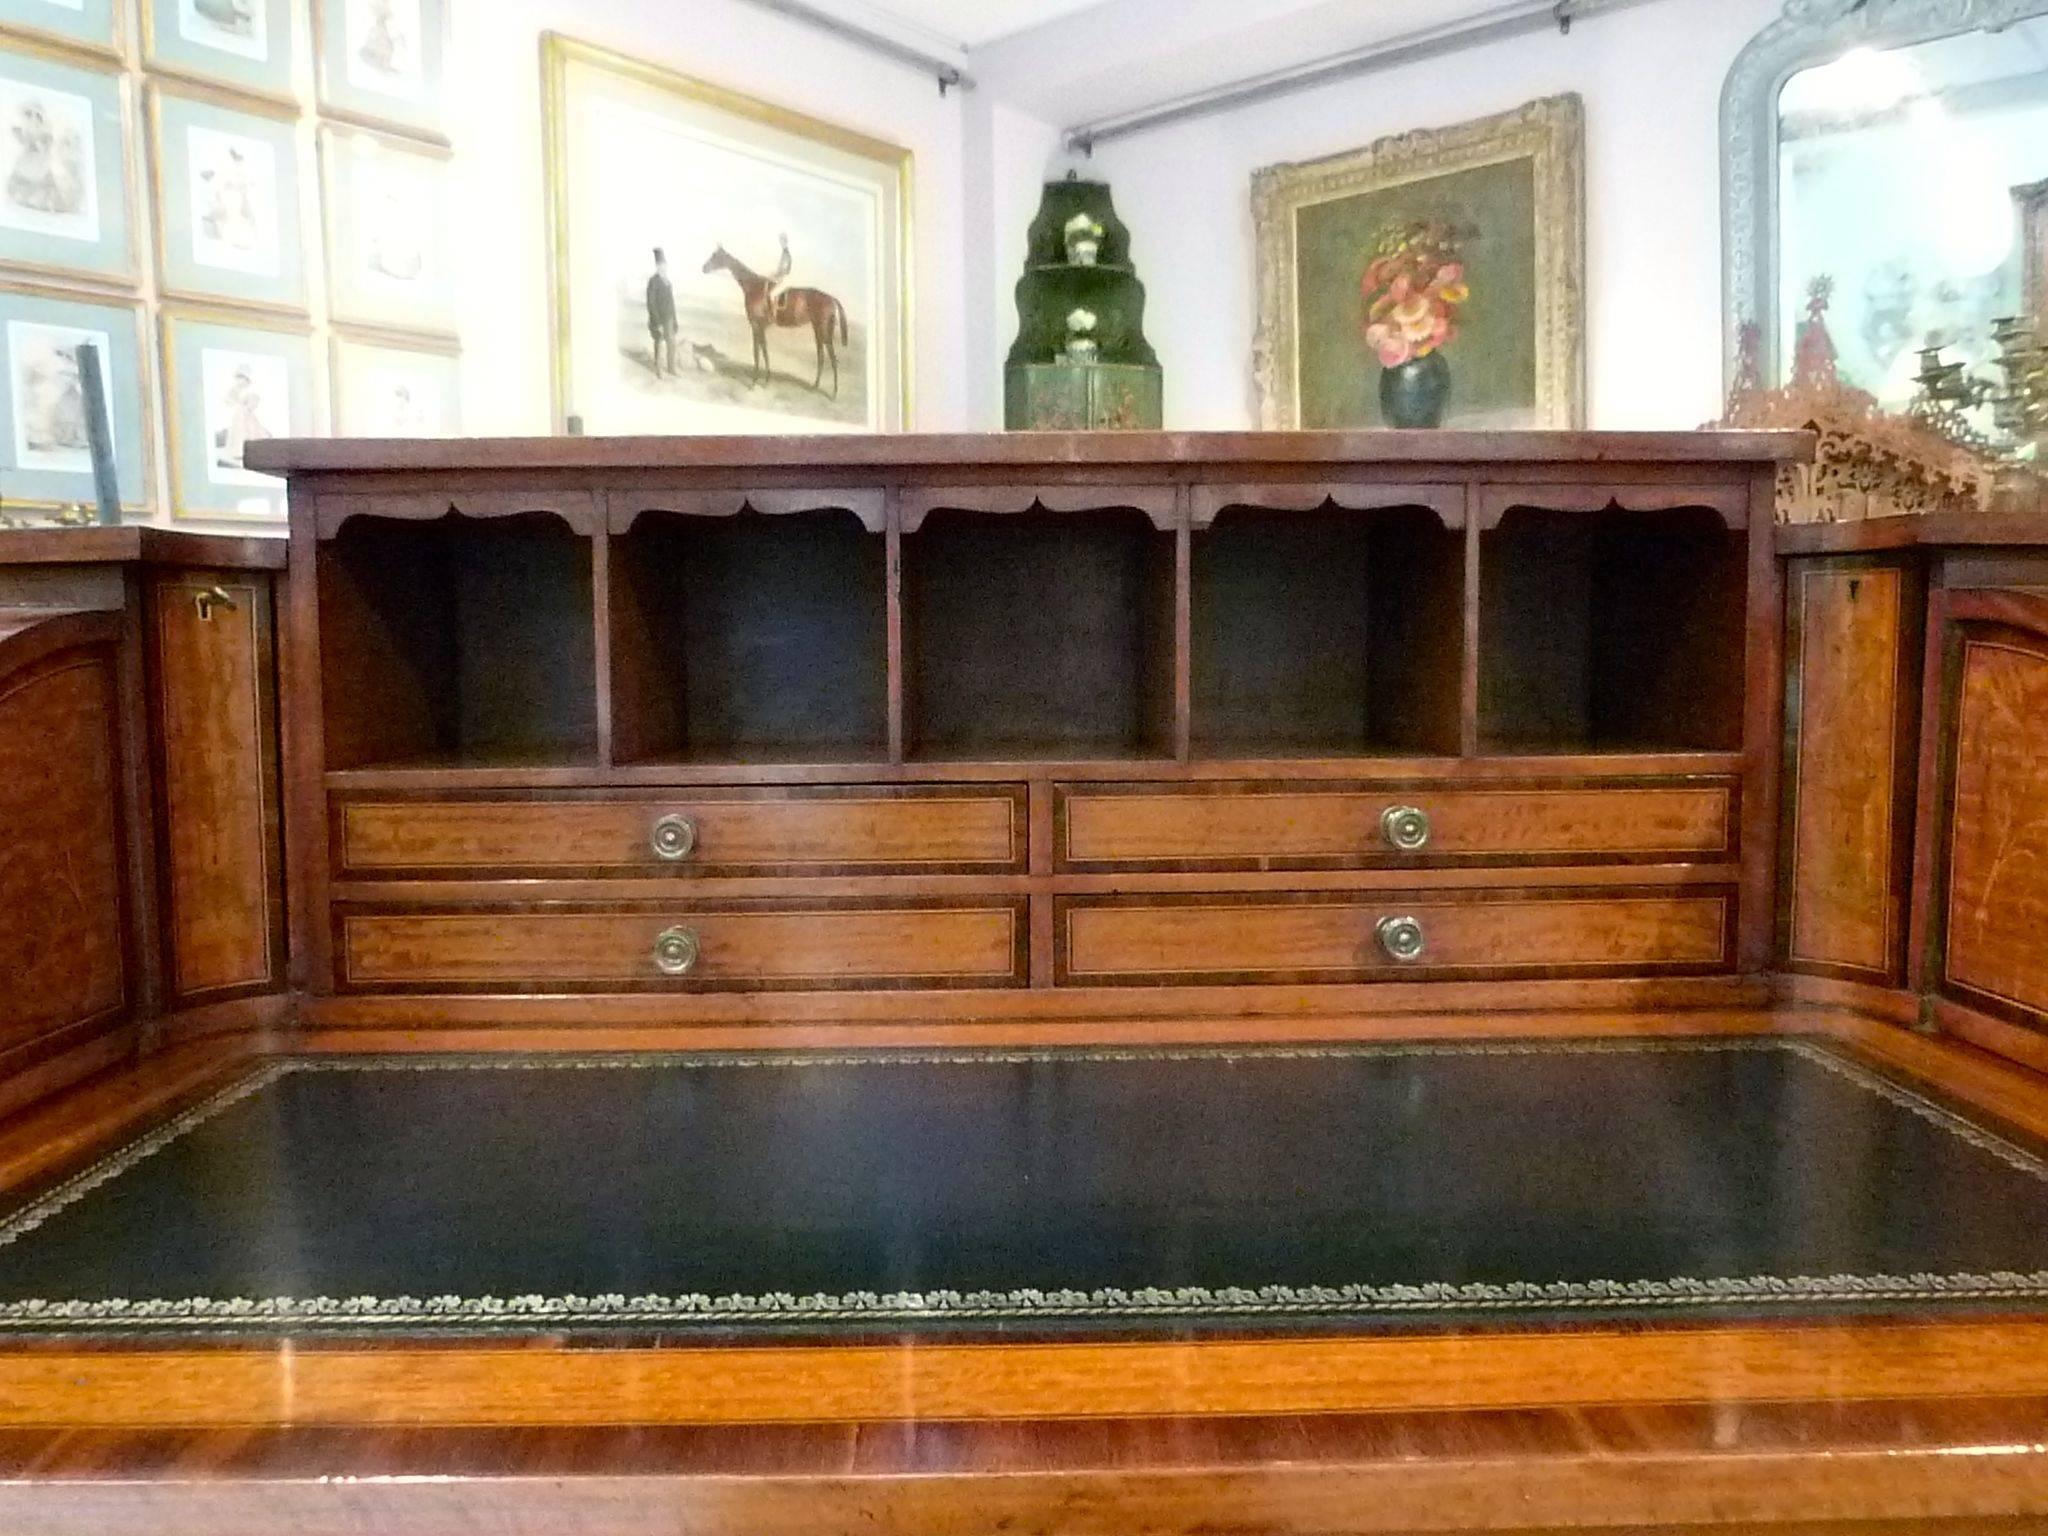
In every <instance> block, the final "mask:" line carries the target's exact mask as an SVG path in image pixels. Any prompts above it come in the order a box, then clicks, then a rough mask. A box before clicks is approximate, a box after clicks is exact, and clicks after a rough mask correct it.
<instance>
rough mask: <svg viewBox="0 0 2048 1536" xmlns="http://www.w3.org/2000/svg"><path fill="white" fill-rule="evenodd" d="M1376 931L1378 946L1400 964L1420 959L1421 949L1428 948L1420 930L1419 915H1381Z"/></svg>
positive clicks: (1420, 920) (1407, 963)
mask: <svg viewBox="0 0 2048 1536" xmlns="http://www.w3.org/2000/svg"><path fill="white" fill-rule="evenodd" d="M1378 933H1379V940H1380V948H1381V949H1383V950H1385V951H1386V955H1387V958H1388V959H1389V960H1395V961H1398V962H1400V963H1401V964H1402V965H1411V964H1413V963H1414V962H1415V961H1417V960H1420V959H1421V958H1422V955H1423V951H1424V950H1426V949H1428V948H1429V939H1428V937H1427V935H1425V934H1424V933H1423V931H1422V919H1421V918H1419V917H1383V918H1381V919H1380V925H1379V929H1378Z"/></svg>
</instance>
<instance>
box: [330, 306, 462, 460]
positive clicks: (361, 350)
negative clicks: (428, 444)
mask: <svg viewBox="0 0 2048 1536" xmlns="http://www.w3.org/2000/svg"><path fill="white" fill-rule="evenodd" d="M327 351H328V363H329V369H330V373H331V377H330V380H329V383H330V386H331V398H332V400H333V402H334V435H335V436H337V437H403V438H420V437H459V436H460V435H461V433H462V364H461V358H462V353H461V349H460V348H459V347H458V346H457V345H456V344H455V342H454V341H452V340H432V339H429V338H426V337H405V336H386V335H380V334H377V333H375V332H369V331H352V330H337V331H335V332H334V334H333V335H332V336H331V337H330V338H329V340H328V348H327Z"/></svg>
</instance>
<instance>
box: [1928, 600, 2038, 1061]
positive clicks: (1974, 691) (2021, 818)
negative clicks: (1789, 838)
mask: <svg viewBox="0 0 2048 1536" xmlns="http://www.w3.org/2000/svg"><path fill="white" fill-rule="evenodd" d="M1955 719H1956V729H1955V738H1956V746H1955V770H1954V781H1953V782H1954V791H1953V802H1952V806H1953V808H1952V814H1951V817H1950V827H1949V845H1948V899H1947V903H1946V909H1945V919H1946V931H1947V947H1946V955H1945V960H1944V966H1943V974H1944V975H1945V977H1946V979H1947V982H1948V983H1949V985H1950V986H1951V987H1952V988H1955V989H1959V990H1960V991H1961V992H1962V993H1963V995H1964V999H1965V1000H1966V1001H1967V1000H1971V998H1972V995H1973V994H1974V995H1975V997H1976V998H1979V999H1983V1000H1988V1001H1989V1002H1991V1003H1992V1004H1994V1005H1997V1006H2000V1008H2001V1011H2006V1012H2016V1013H2018V1014H2019V1015H2021V1016H2022V1017H2023V1018H2025V1019H2026V1020H2027V1021H2028V1022H2030V1023H2033V1024H2034V1025H2036V1026H2037V1027H2048V758H2044V757H2043V755H2042V752H2041V745H2040V742H2041V727H2042V723H2043V722H2044V721H2048V637H2043V636H2039V635H2031V634H2024V633H2022V632H2020V631H2017V630H2007V629H1990V630H1985V631H1981V632H1973V633H1971V634H1969V635H1967V636H1966V637H1965V638H1964V641H1963V646H1962V657H1961V666H1960V670H1959V674H1958V682H1957V691H1956V695H1955Z"/></svg>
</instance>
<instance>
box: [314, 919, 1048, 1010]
mask: <svg viewBox="0 0 2048 1536" xmlns="http://www.w3.org/2000/svg"><path fill="white" fill-rule="evenodd" d="M334 927H335V946H334V947H335V957H336V966H337V970H338V973H339V977H338V979H339V981H340V983H341V987H342V990H344V991H352V992H450V993H453V992H505V991H518V992H528V993H532V992H540V993H548V992H671V991H686V992H721V991H748V992H770V991H886V990H894V989H897V988H912V987H914V988H943V987H1020V986H1023V985H1024V984H1025V983H1026V981H1027V980H1028V967H1029V938H1028V935H1029V927H1030V925H1029V924H1028V923H1027V921H1026V920H1025V912H1024V900H1023V898H1021V897H1016V898H1009V897H991V898H988V899H985V900H977V901H940V900H932V901H907V900H906V901H900V902H874V901H867V902H839V901H816V902H805V901H781V900H778V901H733V902H719V903H710V902H678V903H667V904H664V905H661V906H659V907H653V906H635V907H630V908H627V907H621V906H618V905H612V906H599V905H592V904H576V903H564V904H559V905H548V906H542V907H493V908H478V907H472V906H465V907H461V908H456V909H450V910H445V911H437V910H434V909H431V908H420V907H409V908H389V907H355V906H350V905H343V906H342V907H340V908H338V909H337V911H336V914H335V920H334Z"/></svg>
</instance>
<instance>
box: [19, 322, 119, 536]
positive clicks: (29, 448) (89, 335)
mask: <svg viewBox="0 0 2048 1536" xmlns="http://www.w3.org/2000/svg"><path fill="white" fill-rule="evenodd" d="M82 346H91V347H93V348H95V349H97V350H98V352H99V355H100V378H101V383H102V389H103V392H104V394H105V396H106V402H107V424H108V426H109V428H110V429H111V430H112V433H113V438H114V470H115V475H116V478H117V479H118V480H119V482H120V486H121V505H122V507H123V509H124V510H126V511H129V512H134V513H146V512H148V511H149V510H151V500H152V498H153V496H154V494H155V482H156V470H155V467H154V446H153V445H154V442H155V432H154V429H153V428H152V426H151V423H150V417H149V391H148V389H147V387H146V380H147V371H146V367H145V353H144V350H143V348H144V342H143V321H142V309H141V306H140V305H138V304H133V303H129V302H126V301H124V300H119V299H89V298H83V297H80V296H77V295H73V294H60V293H50V292H44V291H41V290H38V289H34V288H25V287H17V286H14V285H11V284H0V354H4V358H5V368H4V371H0V400H4V412H5V419H4V421H0V511H13V510H17V509H21V508H28V509H31V510H34V511H42V512H51V511H56V510H58V509H59V508H62V507H67V506H71V505H74V504H76V503H79V502H83V503H85V504H86V505H88V506H91V505H93V504H95V502H96V501H97V497H98V492H97V491H96V490H95V488H94V485H93V478H92V452H91V449H90V447H89V445H88V443H87V440H86V433H85V417H86V410H85V394H84V390H83V386H82V381H81V376H80V370H79V362H78V353H79V349H80V348H81V347H82Z"/></svg>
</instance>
